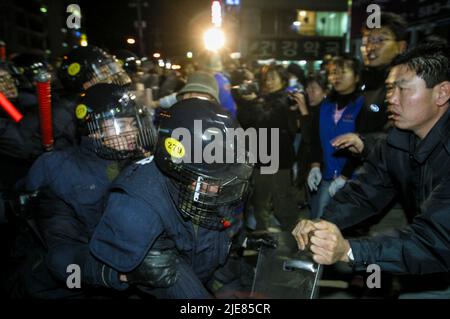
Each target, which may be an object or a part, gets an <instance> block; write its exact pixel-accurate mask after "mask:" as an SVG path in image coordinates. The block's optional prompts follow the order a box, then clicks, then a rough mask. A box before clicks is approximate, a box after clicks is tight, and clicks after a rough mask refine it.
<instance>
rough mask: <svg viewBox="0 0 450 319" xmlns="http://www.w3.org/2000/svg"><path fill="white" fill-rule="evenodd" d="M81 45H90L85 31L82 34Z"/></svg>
mask: <svg viewBox="0 0 450 319" xmlns="http://www.w3.org/2000/svg"><path fill="white" fill-rule="evenodd" d="M80 45H81V46H82V47H87V46H88V41H87V36H86V34H84V33H82V34H81V39H80Z"/></svg>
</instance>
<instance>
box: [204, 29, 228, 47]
mask: <svg viewBox="0 0 450 319" xmlns="http://www.w3.org/2000/svg"><path fill="white" fill-rule="evenodd" d="M203 42H204V44H205V48H206V49H207V50H209V51H218V50H220V49H221V48H222V47H223V46H224V45H225V34H224V33H223V31H222V30H221V29H218V28H211V29H209V30H207V31H206V32H205V34H204V36H203Z"/></svg>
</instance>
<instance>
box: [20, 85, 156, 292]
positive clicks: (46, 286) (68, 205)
mask: <svg viewBox="0 0 450 319" xmlns="http://www.w3.org/2000/svg"><path fill="white" fill-rule="evenodd" d="M76 117H77V119H78V120H79V121H80V126H81V132H82V133H81V134H82V135H83V137H82V139H81V143H80V145H79V146H74V147H72V148H68V149H66V150H63V151H55V152H51V153H46V154H44V155H42V156H41V157H40V158H38V160H37V161H36V162H35V163H34V165H33V166H32V168H31V170H30V172H29V174H28V176H27V183H26V184H27V190H28V191H39V192H40V195H39V199H38V208H37V209H36V208H35V209H34V213H35V220H36V224H37V226H38V229H39V232H40V234H41V235H42V237H43V238H44V241H45V246H46V248H47V252H46V254H45V258H44V262H43V263H41V264H38V266H37V267H36V265H34V268H33V272H32V271H31V270H30V269H25V270H24V273H25V274H26V275H27V276H28V277H27V278H28V281H27V282H31V285H30V286H31V287H28V288H29V289H30V291H29V293H30V294H31V296H33V297H44V298H59V297H66V296H72V295H73V294H76V295H80V296H85V293H86V291H85V290H83V291H80V290H76V289H75V290H69V289H68V288H67V287H66V286H65V282H66V280H67V276H68V275H69V274H68V273H67V269H68V268H67V267H68V266H69V265H78V266H79V267H80V269H82V271H81V275H82V276H81V282H82V283H83V285H82V287H84V286H85V285H84V284H87V285H88V286H90V287H97V286H102V287H103V286H107V287H115V288H118V289H121V287H123V285H122V284H121V283H120V282H119V281H118V277H117V276H114V274H115V272H114V271H113V270H112V269H110V268H108V267H106V266H105V265H104V264H103V263H101V262H100V261H98V260H97V259H96V258H95V257H93V256H92V255H91V254H90V253H89V248H88V243H89V239H90V238H91V236H92V233H93V232H94V229H95V226H96V225H97V223H98V221H99V219H100V217H101V215H102V212H103V205H102V203H103V199H104V197H105V195H106V194H107V189H108V187H109V186H110V184H111V182H112V181H113V180H114V178H115V177H116V176H117V175H118V174H119V172H120V170H121V169H122V168H123V167H125V166H126V165H128V164H129V163H131V161H133V160H136V159H139V158H143V157H145V156H147V155H148V154H149V152H151V151H152V147H153V145H154V144H155V139H154V138H155V135H154V131H153V127H152V123H151V121H150V118H149V117H148V116H147V115H146V113H145V111H144V110H143V109H141V108H139V106H138V105H136V103H135V97H134V95H133V94H132V93H130V91H129V90H128V89H126V88H124V87H121V86H119V85H115V84H97V85H95V86H92V87H90V88H89V89H88V90H87V91H86V92H85V93H82V94H81V95H80V100H79V103H78V106H77V107H76ZM33 274H36V276H37V277H39V278H38V280H33V279H34V278H31V277H32V276H33ZM52 278H56V281H54V280H53V279H52Z"/></svg>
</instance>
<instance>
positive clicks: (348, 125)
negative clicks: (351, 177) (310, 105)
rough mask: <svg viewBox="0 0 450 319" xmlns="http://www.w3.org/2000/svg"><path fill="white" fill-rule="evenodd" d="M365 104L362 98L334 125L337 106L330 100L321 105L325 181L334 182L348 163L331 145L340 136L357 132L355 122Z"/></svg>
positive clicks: (321, 138)
mask: <svg viewBox="0 0 450 319" xmlns="http://www.w3.org/2000/svg"><path fill="white" fill-rule="evenodd" d="M363 103H364V98H363V97H362V96H361V97H359V98H357V99H356V101H354V102H353V103H351V104H350V105H347V107H346V109H345V110H344V113H343V114H342V117H341V119H340V120H339V121H338V123H337V124H334V119H333V116H334V112H335V110H336V104H335V103H332V102H331V101H330V100H328V99H327V100H325V101H324V102H322V104H321V105H320V142H321V147H322V153H323V163H324V170H323V179H324V180H332V179H333V177H335V176H334V175H337V176H339V175H340V174H341V172H342V169H343V168H344V166H345V163H346V161H347V157H346V156H342V155H341V154H339V153H336V149H335V148H334V147H333V146H332V145H331V141H332V140H333V139H334V138H336V137H338V136H339V135H342V134H346V133H351V132H354V131H355V120H356V118H357V117H358V114H359V111H360V110H361V107H362V105H363Z"/></svg>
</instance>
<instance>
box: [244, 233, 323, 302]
mask: <svg viewBox="0 0 450 319" xmlns="http://www.w3.org/2000/svg"><path fill="white" fill-rule="evenodd" d="M273 235H274V237H276V239H277V241H278V247H277V248H270V247H267V246H262V247H261V249H260V251H259V256H258V262H257V265H256V272H255V278H254V281H253V287H252V293H251V297H252V298H256V299H260V298H262V299H265V298H270V299H315V298H317V297H318V292H319V280H320V278H321V275H322V267H323V266H322V265H319V264H317V263H316V262H314V261H313V259H312V254H311V253H310V252H309V251H308V252H304V251H299V250H298V246H297V243H296V241H295V238H294V237H293V236H292V235H291V233H289V232H281V233H278V234H273Z"/></svg>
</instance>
